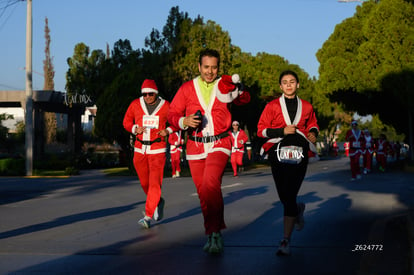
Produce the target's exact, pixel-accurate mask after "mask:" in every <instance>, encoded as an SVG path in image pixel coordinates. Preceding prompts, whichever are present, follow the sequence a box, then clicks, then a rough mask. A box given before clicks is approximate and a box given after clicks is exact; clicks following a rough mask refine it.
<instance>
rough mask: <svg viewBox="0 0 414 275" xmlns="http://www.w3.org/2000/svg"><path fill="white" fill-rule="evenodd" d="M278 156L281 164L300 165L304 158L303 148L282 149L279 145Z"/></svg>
mask: <svg viewBox="0 0 414 275" xmlns="http://www.w3.org/2000/svg"><path fill="white" fill-rule="evenodd" d="M276 156H277V159H278V161H279V162H282V163H291V164H299V163H300V162H301V161H302V159H303V158H304V155H303V148H302V147H300V146H295V145H289V146H282V147H280V143H279V144H278V145H277V148H276Z"/></svg>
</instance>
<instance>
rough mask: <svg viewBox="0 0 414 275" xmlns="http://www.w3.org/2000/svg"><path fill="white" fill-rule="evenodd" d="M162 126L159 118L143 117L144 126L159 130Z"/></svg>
mask: <svg viewBox="0 0 414 275" xmlns="http://www.w3.org/2000/svg"><path fill="white" fill-rule="evenodd" d="M159 124H160V117H159V116H149V115H144V116H143V117H142V126H143V127H145V128H149V129H158V126H159Z"/></svg>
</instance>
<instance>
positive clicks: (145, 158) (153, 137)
mask: <svg viewBox="0 0 414 275" xmlns="http://www.w3.org/2000/svg"><path fill="white" fill-rule="evenodd" d="M141 93H142V96H141V97H140V98H137V99H135V100H134V101H132V102H131V104H130V105H129V107H128V109H127V111H126V113H125V116H124V121H123V126H124V128H125V129H126V130H127V131H129V132H130V133H132V134H133V135H135V144H134V159H133V162H134V167H135V170H136V172H137V174H138V178H139V181H140V183H141V187H142V189H143V190H144V192H145V194H146V195H147V200H146V202H145V216H144V217H143V218H142V219H140V220H139V221H138V223H139V224H140V225H141V226H142V227H144V228H150V226H151V219H152V218H154V220H156V221H159V220H161V219H162V216H163V208H164V199H163V198H161V185H162V179H163V176H164V165H165V160H166V156H165V152H166V148H167V143H166V136H167V135H168V134H169V133H172V132H173V129H172V128H171V127H166V124H167V115H168V108H169V105H170V103H169V102H168V101H166V100H164V99H162V98H161V97H159V96H158V88H157V85H156V84H155V81H154V80H150V79H146V80H144V82H143V83H142V87H141Z"/></svg>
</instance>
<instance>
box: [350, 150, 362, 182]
mask: <svg viewBox="0 0 414 275" xmlns="http://www.w3.org/2000/svg"><path fill="white" fill-rule="evenodd" d="M360 157H361V153H357V154H355V155H353V156H351V155H349V159H350V162H351V174H352V178H356V176H357V175H361V170H360V168H359V158H360Z"/></svg>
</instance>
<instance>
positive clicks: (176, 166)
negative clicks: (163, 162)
mask: <svg viewBox="0 0 414 275" xmlns="http://www.w3.org/2000/svg"><path fill="white" fill-rule="evenodd" d="M180 156H181V152H180V151H177V152H175V153H172V154H171V169H172V175H173V176H174V175H175V173H176V172H177V171H178V172H181V167H180V161H181V159H180Z"/></svg>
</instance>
